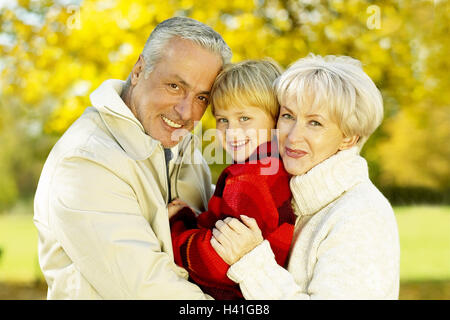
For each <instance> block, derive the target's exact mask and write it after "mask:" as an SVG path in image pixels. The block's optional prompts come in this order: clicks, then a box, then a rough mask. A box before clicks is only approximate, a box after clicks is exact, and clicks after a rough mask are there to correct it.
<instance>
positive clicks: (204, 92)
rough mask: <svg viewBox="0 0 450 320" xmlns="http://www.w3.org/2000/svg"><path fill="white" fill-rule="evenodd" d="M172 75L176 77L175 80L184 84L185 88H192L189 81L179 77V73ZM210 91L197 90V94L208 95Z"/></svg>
mask: <svg viewBox="0 0 450 320" xmlns="http://www.w3.org/2000/svg"><path fill="white" fill-rule="evenodd" d="M174 77H175V78H177V80H178V81H179V82H180V83H181V84H182V85H183V86H185V87H186V88H188V89H191V88H192V86H191V85H190V84H189V83H187V82H186V81H185V80H184V79H183V78H182V77H180V76H179V75H177V74H175V75H174ZM210 93H211V92H210V91H202V92H199V94H207V95H209V94H210Z"/></svg>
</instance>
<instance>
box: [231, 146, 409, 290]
mask: <svg viewBox="0 0 450 320" xmlns="http://www.w3.org/2000/svg"><path fill="white" fill-rule="evenodd" d="M291 190H292V193H293V205H294V208H295V211H296V214H297V221H296V227H295V234H294V239H293V242H292V246H291V252H290V258H289V262H288V265H287V270H286V269H284V268H282V267H281V266H279V265H278V264H277V263H276V261H275V259H274V255H273V253H272V250H271V248H270V244H269V242H268V241H267V240H265V241H263V242H262V243H261V244H260V245H259V246H257V247H256V248H255V249H253V250H252V251H251V252H249V253H248V254H247V255H245V256H244V257H242V258H241V259H240V260H239V261H238V262H236V263H235V264H233V265H232V266H231V267H230V268H229V271H228V277H229V278H230V279H232V280H233V281H235V282H237V283H239V285H240V288H241V290H242V293H243V294H244V296H245V298H246V299H398V293H399V273H400V270H399V269H400V246H399V238H398V230H397V223H396V220H395V216H394V213H393V210H392V207H391V206H390V204H389V202H388V201H387V200H386V198H385V197H384V196H383V195H382V194H381V193H380V192H379V191H378V189H377V188H376V187H375V186H374V185H373V184H372V183H371V181H370V180H369V177H368V168H367V163H366V161H365V160H364V159H363V158H362V157H360V156H359V155H358V151H357V149H356V148H351V149H349V150H344V151H340V152H338V153H337V154H335V155H333V156H331V157H330V158H328V159H327V160H325V161H323V162H322V163H320V164H318V165H317V166H315V167H314V168H313V169H311V170H310V171H309V172H307V173H306V174H304V175H301V176H295V177H293V178H292V179H291Z"/></svg>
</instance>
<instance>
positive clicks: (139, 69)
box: [131, 54, 145, 86]
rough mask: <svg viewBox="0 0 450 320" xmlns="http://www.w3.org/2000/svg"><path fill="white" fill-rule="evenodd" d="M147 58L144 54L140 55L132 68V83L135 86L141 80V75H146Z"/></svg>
mask: <svg viewBox="0 0 450 320" xmlns="http://www.w3.org/2000/svg"><path fill="white" fill-rule="evenodd" d="M144 69H145V60H144V57H143V56H142V54H140V55H139V59H138V61H137V62H136V64H135V65H134V67H133V69H132V70H131V85H132V86H135V85H136V84H137V82H138V80H139V77H143V76H144Z"/></svg>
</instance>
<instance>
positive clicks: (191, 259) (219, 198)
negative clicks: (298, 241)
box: [170, 142, 295, 299]
mask: <svg viewBox="0 0 450 320" xmlns="http://www.w3.org/2000/svg"><path fill="white" fill-rule="evenodd" d="M271 147H272V151H275V150H274V147H275V149H276V143H275V142H273V143H272V146H271V143H270V142H269V143H265V144H262V145H260V146H259V147H258V149H257V150H256V151H255V152H254V153H253V154H252V156H250V157H249V159H247V160H246V161H245V163H237V164H232V165H230V166H229V167H227V168H226V169H225V170H224V171H223V172H222V174H221V175H220V177H219V179H218V181H217V184H216V189H215V192H214V195H213V196H212V198H211V199H210V201H209V203H208V211H206V212H203V213H201V214H200V215H198V216H196V215H195V213H194V212H193V211H192V210H191V209H189V208H187V207H185V208H183V209H181V210H180V211H179V212H178V213H177V214H176V215H175V216H173V217H172V218H171V219H170V224H171V232H172V244H173V251H174V256H175V262H176V263H177V264H178V265H179V266H181V267H183V268H185V269H186V270H188V272H189V276H190V279H191V280H193V281H194V282H195V283H197V284H198V285H199V286H200V287H201V288H202V290H203V291H204V292H206V293H208V294H210V295H211V296H212V297H213V298H215V299H239V298H242V293H241V291H240V290H239V286H238V285H237V284H236V283H234V282H233V281H231V280H230V279H229V278H228V277H227V271H228V268H229V265H228V264H227V263H225V262H224V261H223V260H222V258H220V256H219V255H218V254H217V253H216V251H215V250H214V249H213V247H212V246H211V244H210V240H211V236H212V228H213V227H214V225H215V223H216V221H218V220H223V219H225V218H226V217H234V218H238V219H239V216H240V215H241V214H244V215H247V216H249V217H252V218H255V219H256V221H257V223H258V226H259V228H260V229H261V231H262V235H263V237H264V239H266V240H268V241H269V242H270V245H271V247H272V250H273V252H274V254H275V259H276V261H277V262H278V264H280V265H281V266H283V267H284V266H285V263H286V258H287V254H288V251H289V247H290V245H291V241H292V236H293V232H294V223H295V214H294V212H293V209H292V207H291V191H290V189H289V178H290V177H289V174H288V173H287V172H286V171H285V169H284V166H283V163H282V161H281V160H280V158H279V156H278V152H272V154H273V156H272V155H271Z"/></svg>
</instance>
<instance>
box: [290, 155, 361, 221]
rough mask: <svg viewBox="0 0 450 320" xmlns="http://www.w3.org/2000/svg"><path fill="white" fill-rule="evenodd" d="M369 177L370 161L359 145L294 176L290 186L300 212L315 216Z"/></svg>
mask: <svg viewBox="0 0 450 320" xmlns="http://www.w3.org/2000/svg"><path fill="white" fill-rule="evenodd" d="M368 179H369V173H368V167H367V162H366V160H364V158H362V157H360V156H359V155H358V149H357V148H356V147H353V148H350V149H348V150H343V151H339V152H338V153H336V154H335V155H333V156H331V157H329V158H328V159H326V160H324V161H323V162H321V163H319V164H318V165H316V166H315V167H313V168H312V169H311V170H309V171H308V172H307V173H305V174H303V175H300V176H294V177H292V179H291V181H290V186H291V191H292V195H293V198H294V200H295V205H296V207H297V208H296V209H298V211H299V212H297V213H298V214H300V215H313V214H315V213H316V212H317V211H319V210H321V209H322V208H324V207H326V206H327V205H328V204H330V203H331V202H333V201H334V200H336V199H337V198H339V197H340V196H341V195H342V194H343V193H344V192H346V191H348V190H350V189H351V188H352V187H354V186H355V185H357V184H358V183H360V182H363V181H367V180H368Z"/></svg>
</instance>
